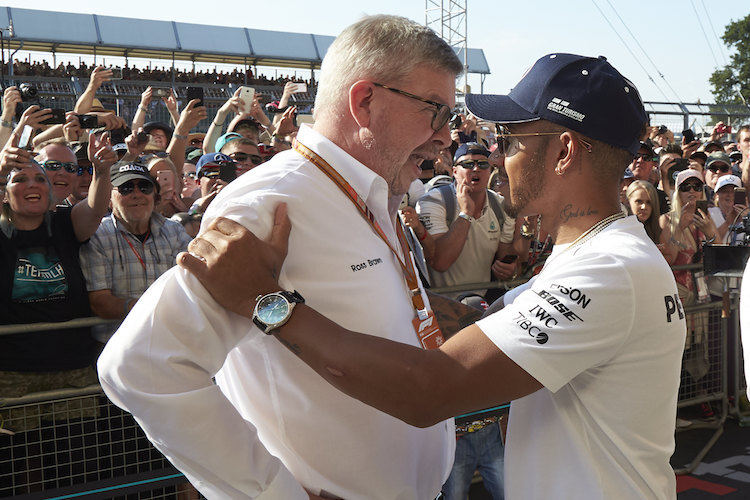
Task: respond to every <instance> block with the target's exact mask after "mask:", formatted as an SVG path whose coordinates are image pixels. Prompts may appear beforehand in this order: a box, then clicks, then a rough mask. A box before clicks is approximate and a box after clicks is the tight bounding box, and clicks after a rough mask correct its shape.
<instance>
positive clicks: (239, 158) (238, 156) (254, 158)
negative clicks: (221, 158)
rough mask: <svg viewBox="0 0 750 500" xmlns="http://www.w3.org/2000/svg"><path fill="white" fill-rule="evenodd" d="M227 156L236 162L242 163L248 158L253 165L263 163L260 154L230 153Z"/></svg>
mask: <svg viewBox="0 0 750 500" xmlns="http://www.w3.org/2000/svg"><path fill="white" fill-rule="evenodd" d="M229 157H230V158H231V159H233V160H234V161H236V162H237V163H242V162H243V161H247V160H248V159H249V160H250V161H251V162H252V164H253V165H260V164H261V163H263V158H261V157H260V156H258V155H249V154H247V153H240V152H237V153H232V154H230V155H229Z"/></svg>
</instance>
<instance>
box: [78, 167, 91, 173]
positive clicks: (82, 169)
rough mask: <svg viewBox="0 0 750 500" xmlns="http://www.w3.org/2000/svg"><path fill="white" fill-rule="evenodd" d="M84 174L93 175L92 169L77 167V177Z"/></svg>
mask: <svg viewBox="0 0 750 500" xmlns="http://www.w3.org/2000/svg"><path fill="white" fill-rule="evenodd" d="M84 172H88V174H89V175H94V167H91V166H89V167H78V175H83V173H84Z"/></svg>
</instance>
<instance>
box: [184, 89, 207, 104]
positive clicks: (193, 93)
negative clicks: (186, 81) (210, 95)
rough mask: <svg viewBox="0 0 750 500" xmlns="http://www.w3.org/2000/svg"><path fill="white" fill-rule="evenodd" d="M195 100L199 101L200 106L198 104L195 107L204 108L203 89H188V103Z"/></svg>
mask: <svg viewBox="0 0 750 500" xmlns="http://www.w3.org/2000/svg"><path fill="white" fill-rule="evenodd" d="M193 99H198V104H196V105H195V107H198V106H204V104H203V87H188V88H187V100H188V102H190V101H192V100H193Z"/></svg>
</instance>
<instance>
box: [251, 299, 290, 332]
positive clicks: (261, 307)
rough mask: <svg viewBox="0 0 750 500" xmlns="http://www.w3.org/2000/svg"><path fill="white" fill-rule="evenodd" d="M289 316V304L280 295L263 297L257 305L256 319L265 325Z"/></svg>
mask: <svg viewBox="0 0 750 500" xmlns="http://www.w3.org/2000/svg"><path fill="white" fill-rule="evenodd" d="M288 314H289V303H288V302H287V301H286V299H284V297H282V296H280V295H269V296H266V297H263V298H262V299H261V301H260V302H259V303H258V319H260V320H261V321H262V322H263V323H265V324H267V325H274V324H276V323H278V322H280V321H282V320H283V319H284V318H286V316H287V315H288Z"/></svg>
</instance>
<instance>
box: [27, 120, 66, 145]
mask: <svg viewBox="0 0 750 500" xmlns="http://www.w3.org/2000/svg"><path fill="white" fill-rule="evenodd" d="M64 135H65V134H64V133H63V126H62V125H53V126H51V127H49V128H48V129H47V130H45V131H44V132H40V133H39V134H37V135H35V136H34V138H33V139H32V140H31V143H32V144H33V145H34V146H35V147H36V146H38V145H39V144H42V143H43V142H46V141H49V140H51V139H57V138H58V137H63V136H64Z"/></svg>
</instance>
